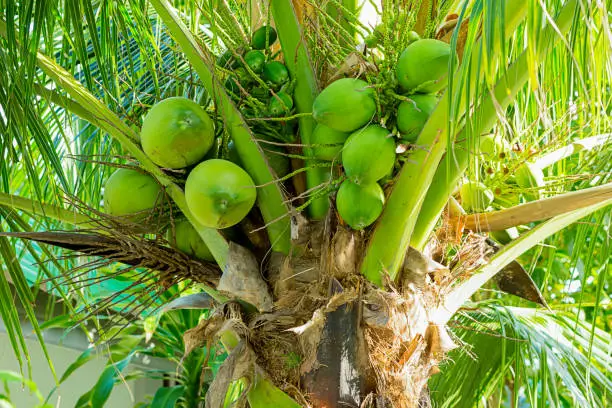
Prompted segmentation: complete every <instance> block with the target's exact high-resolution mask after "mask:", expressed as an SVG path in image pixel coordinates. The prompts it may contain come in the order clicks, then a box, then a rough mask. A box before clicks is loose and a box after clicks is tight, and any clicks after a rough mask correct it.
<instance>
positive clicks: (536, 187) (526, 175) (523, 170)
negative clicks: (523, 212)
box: [514, 163, 546, 201]
mask: <svg viewBox="0 0 612 408" xmlns="http://www.w3.org/2000/svg"><path fill="white" fill-rule="evenodd" d="M514 177H515V180H516V184H518V185H519V186H520V187H522V188H524V189H526V191H524V192H522V193H523V196H525V198H526V199H527V200H529V201H534V200H538V199H539V198H540V196H541V194H540V189H541V188H542V187H544V186H545V185H546V183H545V182H544V173H543V172H542V169H540V168H539V167H536V166H534V165H533V164H529V163H523V164H521V165H520V166H519V167H518V168H517V169H516V171H515V172H514Z"/></svg>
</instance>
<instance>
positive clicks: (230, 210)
mask: <svg viewBox="0 0 612 408" xmlns="http://www.w3.org/2000/svg"><path fill="white" fill-rule="evenodd" d="M276 37H277V34H276V31H275V30H274V29H273V28H268V27H265V26H264V27H261V28H260V29H258V30H257V31H255V32H254V33H253V37H252V41H251V50H249V51H247V52H245V53H244V54H243V55H242V58H243V60H244V62H245V63H246V64H247V65H248V66H249V68H250V69H251V71H252V72H254V73H255V74H258V75H259V74H261V75H262V79H263V80H264V81H265V82H266V83H267V84H268V85H269V87H270V89H272V90H274V92H273V93H272V94H271V93H270V91H269V90H265V91H264V90H261V92H260V93H259V95H258V97H259V98H261V99H262V100H266V101H267V106H268V113H269V114H270V115H272V116H283V115H286V114H288V113H289V112H290V111H291V109H292V108H293V98H292V97H291V94H290V93H289V91H288V89H287V85H288V83H289V73H288V71H287V68H286V67H285V66H284V65H283V64H282V63H280V62H278V61H267V59H268V57H267V56H266V54H264V52H262V51H261V50H264V49H265V48H266V47H267V46H269V45H271V44H273V43H274V42H275V41H276ZM217 63H218V64H219V65H220V66H222V67H226V66H227V67H232V68H234V69H233V70H232V74H231V75H230V76H229V77H228V79H227V80H226V82H225V86H226V88H227V89H228V91H229V94H230V95H231V96H232V97H233V98H234V101H235V102H236V103H238V104H239V103H240V93H241V92H240V88H239V87H238V84H240V86H242V87H248V91H253V90H254V88H256V87H255V86H253V82H252V81H251V80H249V79H247V78H248V74H247V73H246V69H245V68H244V67H241V64H242V63H241V62H238V61H236V59H235V57H234V54H233V53H232V52H230V51H228V52H226V53H224V54H222V55H221V56H220V57H219V59H218V61H217ZM255 91H256V90H255ZM260 136H261V135H260ZM140 142H141V145H142V149H143V151H144V152H145V154H146V155H147V156H148V158H149V159H151V161H152V162H154V163H155V164H156V165H158V166H159V167H161V168H164V169H173V170H178V169H186V170H187V171H188V175H187V179H186V182H185V199H186V202H187V206H188V208H189V211H190V212H191V213H192V215H193V217H194V218H195V219H196V220H197V221H198V222H199V223H200V224H202V225H203V226H205V227H208V228H215V229H225V228H229V227H231V226H233V225H236V224H237V223H239V222H240V221H241V220H242V219H244V218H245V217H246V215H247V214H248V213H249V212H250V211H251V209H252V208H253V205H254V204H255V200H256V197H257V192H256V188H255V183H254V182H253V179H252V178H251V177H250V176H249V174H248V173H247V172H246V171H244V170H243V169H242V167H241V163H240V159H239V157H238V153H237V151H236V148H235V146H234V145H233V142H231V141H230V143H229V144H228V146H227V148H228V149H227V150H228V152H227V155H226V156H227V159H228V160H225V159H220V158H214V157H216V156H217V154H212V153H213V151H214V150H216V149H218V148H219V146H218V145H219V143H218V142H219V139H218V138H216V136H215V126H214V122H213V120H212V119H211V118H210V116H209V115H208V114H207V113H206V111H205V110H204V109H203V108H202V107H201V106H200V105H198V104H197V103H195V102H193V101H191V100H189V99H186V98H183V97H172V98H167V99H164V100H163V101H161V102H159V103H157V104H156V105H154V106H153V107H152V108H151V109H150V110H149V111H148V112H147V114H146V116H145V118H144V120H143V124H142V128H141V131H140ZM274 148H275V146H272V147H270V148H268V147H266V149H267V150H273V149H274ZM211 157H213V158H211ZM268 161H269V163H270V166H271V167H272V168H273V170H274V171H275V172H276V173H277V174H279V175H283V174H286V173H288V171H289V166H290V164H289V162H288V159H287V158H286V157H285V156H282V155H278V154H274V155H273V154H270V155H269V156H268ZM162 194H163V191H162V187H161V186H160V185H159V184H158V183H157V181H156V180H155V179H154V178H153V177H152V176H151V175H149V174H147V173H145V172H143V171H141V170H139V169H133V168H119V169H117V170H116V171H115V172H114V173H113V174H112V175H111V176H110V177H109V178H108V180H107V181H106V183H105V186H104V208H105V211H106V212H107V213H108V214H110V215H113V216H118V217H128V218H130V219H132V220H134V219H136V220H140V219H141V218H140V217H141V216H143V215H148V214H150V212H151V210H152V209H154V208H155V207H156V206H158V205H159V203H160V200H161V197H162ZM166 238H167V239H168V241H169V242H170V243H171V245H173V246H174V247H176V248H177V249H179V250H180V251H182V252H184V253H186V254H188V255H190V256H193V257H195V258H198V259H202V260H207V261H212V260H213V256H212V254H211V253H210V251H209V249H208V247H207V246H206V244H205V243H204V241H203V240H202V239H201V237H200V235H199V234H198V232H197V231H196V230H195V228H194V227H193V226H192V225H191V223H190V222H189V221H188V220H187V219H185V218H179V219H178V220H177V221H176V223H175V226H174V229H173V231H172V230H168V232H167V234H166Z"/></svg>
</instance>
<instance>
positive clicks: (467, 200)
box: [459, 181, 495, 212]
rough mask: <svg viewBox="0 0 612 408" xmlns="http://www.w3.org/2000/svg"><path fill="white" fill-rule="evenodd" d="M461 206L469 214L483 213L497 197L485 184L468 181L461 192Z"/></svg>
mask: <svg viewBox="0 0 612 408" xmlns="http://www.w3.org/2000/svg"><path fill="white" fill-rule="evenodd" d="M459 194H460V196H461V205H462V206H463V209H464V210H466V211H467V212H483V211H484V210H486V209H487V207H488V206H490V205H491V203H492V202H493V199H494V198H495V195H494V194H493V192H492V191H491V190H490V189H489V188H488V187H487V186H485V185H484V184H483V183H480V182H477V181H468V182H466V183H463V185H462V186H461V189H460V190H459Z"/></svg>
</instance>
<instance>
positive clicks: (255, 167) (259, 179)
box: [151, 0, 290, 253]
mask: <svg viewBox="0 0 612 408" xmlns="http://www.w3.org/2000/svg"><path fill="white" fill-rule="evenodd" d="M151 3H152V4H153V6H154V7H155V10H156V11H157V13H158V14H159V16H160V17H161V19H162V21H163V22H164V24H165V25H166V26H167V27H168V29H169V31H170V33H171V34H172V36H173V37H174V39H175V40H176V41H177V43H178V44H179V45H180V46H181V49H182V51H183V52H184V53H185V55H186V57H187V58H188V59H189V62H191V64H192V65H193V67H194V69H195V70H196V72H197V73H198V76H199V78H200V80H201V81H202V83H203V84H204V87H205V88H206V90H207V91H208V93H209V94H210V95H211V96H212V97H213V99H214V101H215V104H216V108H217V111H218V112H219V113H220V115H221V117H222V118H223V121H224V124H225V127H226V129H227V131H228V133H229V134H230V135H231V137H232V140H233V141H234V144H235V146H236V151H237V152H238V155H239V156H240V160H241V162H242V164H243V165H244V168H245V170H246V171H247V172H248V173H249V174H250V175H251V177H252V178H253V180H255V183H256V184H257V185H258V186H259V187H258V189H257V205H258V207H259V210H260V211H261V214H262V215H263V218H264V221H265V222H266V227H267V230H268V235H269V236H270V242H271V243H272V248H273V249H274V250H275V251H278V252H282V253H288V252H289V247H290V239H289V237H290V226H289V217H287V214H288V211H287V207H286V206H285V204H284V199H283V194H282V192H281V189H280V186H279V185H278V184H277V183H275V182H274V180H275V177H274V176H273V175H272V172H271V171H270V167H269V166H268V163H267V160H266V158H265V155H264V152H263V151H262V149H261V148H260V147H259V144H258V143H257V142H256V141H255V140H254V137H253V134H252V133H251V131H250V128H249V126H248V125H247V124H246V122H245V121H244V118H243V117H242V115H241V114H240V112H239V111H238V109H237V108H236V106H235V105H234V103H233V102H232V100H231V99H230V97H229V96H228V95H227V93H226V92H225V91H224V89H223V86H222V84H221V83H220V82H219V79H218V78H217V77H216V75H215V67H214V63H213V59H212V55H211V54H210V52H209V51H208V50H207V49H206V48H205V47H204V46H202V45H200V44H199V43H198V42H197V41H196V39H195V38H194V36H193V35H192V34H191V32H190V31H189V30H188V28H187V27H186V26H185V24H184V23H183V22H182V21H181V19H180V18H179V16H178V15H177V14H176V12H175V9H174V8H173V7H172V6H171V5H170V4H169V3H168V2H167V1H166V0H152V2H151Z"/></svg>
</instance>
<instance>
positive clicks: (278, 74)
mask: <svg viewBox="0 0 612 408" xmlns="http://www.w3.org/2000/svg"><path fill="white" fill-rule="evenodd" d="M263 77H264V79H265V80H266V81H268V82H269V83H270V84H272V87H274V88H280V87H281V86H282V85H283V84H285V83H286V82H288V81H289V71H288V70H287V67H286V66H285V65H284V64H283V63H281V62H278V61H270V62H268V63H267V64H266V65H264V68H263Z"/></svg>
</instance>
